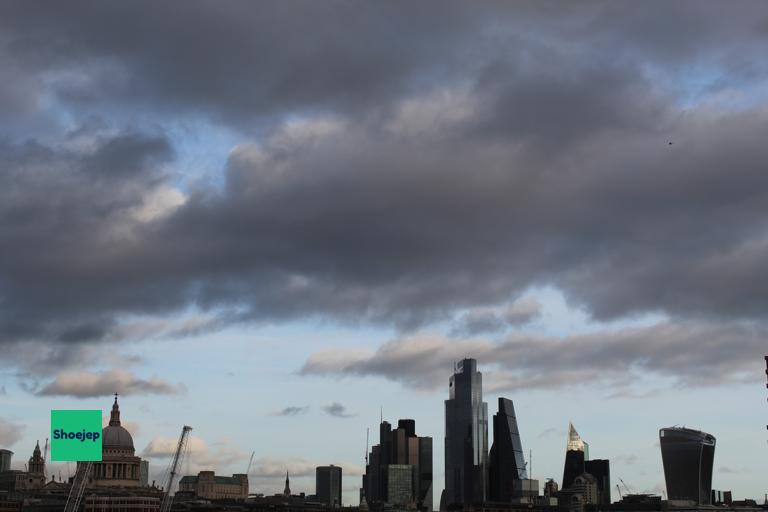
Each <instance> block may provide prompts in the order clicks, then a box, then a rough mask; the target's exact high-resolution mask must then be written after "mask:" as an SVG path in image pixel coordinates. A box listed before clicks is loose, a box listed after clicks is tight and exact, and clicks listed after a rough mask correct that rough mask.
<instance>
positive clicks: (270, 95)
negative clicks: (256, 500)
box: [0, 0, 768, 503]
mask: <svg viewBox="0 0 768 512" xmlns="http://www.w3.org/2000/svg"><path fill="white" fill-rule="evenodd" d="M765 55H768V6H767V5H766V4H765V3H764V2H761V1H753V2H750V1H743V2H738V3H737V4H726V3H723V2H707V1H705V2H684V1H677V2H672V3H669V2H657V3H654V2H650V3H649V2H642V3H639V2H634V3H629V2H624V3H615V2H600V1H595V2H569V3H561V2H514V3H510V2H493V1H487V2H472V3H469V2H461V3H459V2H450V1H449V2H440V3H432V2H419V3H412V2H398V1H395V2H385V3H373V2H368V3H360V2H348V1H338V2H336V1H331V2H310V1H307V2H299V1H288V2H286V1H283V0H280V1H274V2H260V3H258V4H255V3H252V2H244V1H231V2H225V3H221V2H198V1H191V2H185V3H184V5H183V8H182V6H181V5H180V4H178V3H173V2H169V3H157V2H130V3H125V2H111V1H108V2H66V3H62V2H34V3H29V2H3V3H2V4H0V69H1V70H2V80H0V112H1V113H2V115H0V446H2V447H7V448H10V449H12V450H14V451H15V452H16V454H17V455H16V457H15V460H14V465H15V466H16V467H19V468H21V467H23V463H24V461H25V460H26V458H27V457H29V455H30V454H31V451H32V448H33V447H34V442H35V440H37V439H41V440H43V439H44V438H45V437H46V432H47V429H48V421H49V411H50V409H52V408H86V409H95V408H101V409H104V410H105V413H106V412H107V411H108V409H109V407H110V404H111V398H110V396H111V395H112V394H113V393H114V392H119V393H121V394H122V395H123V398H122V400H121V405H122V411H123V419H124V420H125V421H126V423H127V427H128V428H129V429H130V430H131V431H132V433H133V435H134V439H135V442H136V447H137V451H138V452H140V453H141V454H142V455H143V456H144V457H146V458H148V459H150V460H151V464H152V468H153V478H160V476H159V475H161V473H162V470H163V469H164V468H165V466H166V465H167V462H168V453H169V451H170V450H171V449H172V447H173V441H172V440H173V439H175V438H176V437H177V436H178V433H179V432H180V429H181V426H182V425H183V424H185V423H186V424H189V425H192V426H193V427H194V431H193V436H194V437H193V442H192V450H191V456H190V457H189V459H188V461H187V463H186V466H185V468H184V470H185V471H189V472H195V471H198V470H200V469H215V470H216V471H217V473H222V474H231V473H233V472H243V471H245V468H246V466H247V464H248V459H249V456H250V454H251V452H255V455H254V464H253V467H252V470H251V486H252V489H253V490H254V491H255V492H264V493H268V494H270V493H275V492H280V491H282V486H283V482H282V476H283V475H284V472H285V470H286V469H287V470H289V471H290V472H291V474H292V475H294V477H293V479H292V482H293V486H292V487H293V490H294V491H306V492H313V491H314V478H313V475H314V466H315V465H319V464H329V463H334V464H337V465H342V466H343V467H344V471H345V473H344V474H345V477H344V491H345V495H344V496H345V500H346V501H347V502H350V503H356V502H357V500H356V496H357V490H356V489H357V487H358V486H359V475H360V473H361V470H362V466H363V455H364V445H365V430H366V428H368V427H372V428H375V426H376V424H377V423H378V418H379V411H380V408H383V411H384V416H385V417H386V418H387V419H389V420H390V421H396V420H397V418H401V417H409V418H413V419H415V420H416V426H417V432H418V433H420V434H422V435H431V436H432V437H433V438H434V440H435V447H436V453H435V464H436V468H438V469H436V471H435V497H436V500H437V499H439V495H440V490H441V489H442V487H443V480H442V479H443V473H442V466H443V454H442V450H441V449H439V447H441V446H442V443H443V434H444V431H443V402H442V401H443V400H444V399H445V398H447V383H448V377H449V376H450V374H451V370H452V366H453V361H455V360H457V359H461V358H463V357H466V356H472V357H475V358H477V359H478V361H479V365H480V368H481V370H482V371H483V373H484V382H485V398H486V400H487V401H488V402H489V410H490V411H491V412H495V411H496V403H495V400H496V398H497V397H499V396H505V397H508V398H511V399H513V400H514V401H515V408H516V410H517V413H518V421H519V423H520V428H521V431H522V432H521V433H522V439H523V445H524V449H525V450H526V451H528V450H532V451H533V468H532V469H533V475H534V476H535V477H536V478H539V479H540V480H542V481H543V480H544V479H545V478H547V477H554V478H555V479H556V480H558V481H559V480H560V479H561V477H562V463H563V458H564V450H565V431H566V428H567V424H568V421H569V420H572V421H573V422H574V424H575V426H576V428H577V429H578V430H579V432H580V433H581V434H582V436H583V437H584V438H585V439H586V441H587V442H589V444H590V451H591V455H592V456H593V457H594V458H609V459H610V460H611V465H612V468H611V472H612V473H613V475H615V477H616V478H618V477H621V478H622V479H623V480H625V481H626V482H627V484H629V486H630V487H632V488H633V490H634V491H653V492H658V493H660V492H661V491H662V490H663V473H662V467H661V457H660V454H659V450H658V429H659V428H661V427H665V426H671V425H675V424H680V425H686V426H691V427H695V428H699V429H703V430H706V431H708V432H710V433H712V434H713V435H715V436H716V437H717V439H718V448H717V453H716V458H715V474H714V486H715V488H718V489H733V491H734V496H735V497H739V498H741V497H762V495H763V493H764V492H765V491H766V489H765V488H764V481H763V480H762V479H761V478H760V477H759V476H758V475H763V474H765V473H766V471H768V466H767V465H766V464H767V463H766V460H768V459H766V457H764V456H757V455H756V454H759V453H765V450H766V433H765V432H766V431H765V424H766V417H767V416H768V409H766V405H765V386H764V383H765V375H764V373H763V359H762V357H763V355H764V354H765V353H768V342H766V339H768V321H766V318H768V317H767V316H766V314H767V313H768V293H767V292H766V290H768V266H766V261H768V144H766V133H768V61H766V59H765V58H764V56H765ZM68 469H69V468H67V467H66V465H59V466H55V468H54V472H55V473H57V472H58V471H61V472H62V473H63V476H66V474H67V471H68Z"/></svg>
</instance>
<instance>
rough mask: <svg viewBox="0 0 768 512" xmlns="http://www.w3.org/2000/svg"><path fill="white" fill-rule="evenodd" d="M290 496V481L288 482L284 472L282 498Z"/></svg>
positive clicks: (286, 472)
mask: <svg viewBox="0 0 768 512" xmlns="http://www.w3.org/2000/svg"><path fill="white" fill-rule="evenodd" d="M290 495H291V485H290V480H288V471H287V470H286V471H285V489H284V490H283V496H290Z"/></svg>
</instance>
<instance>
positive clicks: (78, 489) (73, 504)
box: [64, 461, 93, 512]
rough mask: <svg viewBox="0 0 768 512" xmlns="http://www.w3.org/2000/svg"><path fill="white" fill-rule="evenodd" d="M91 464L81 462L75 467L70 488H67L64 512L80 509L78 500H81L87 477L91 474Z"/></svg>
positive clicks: (89, 462) (73, 511) (74, 511)
mask: <svg viewBox="0 0 768 512" xmlns="http://www.w3.org/2000/svg"><path fill="white" fill-rule="evenodd" d="M92 466H93V462H91V461H88V462H81V463H79V464H78V465H77V471H75V478H74V479H73V480H72V486H71V487H70V488H69V496H68V497H67V504H66V505H65V506H64V512H76V511H77V510H78V509H79V508H80V500H82V499H83V492H84V491H85V484H86V483H87V482H88V475H89V474H90V473H91V467H92Z"/></svg>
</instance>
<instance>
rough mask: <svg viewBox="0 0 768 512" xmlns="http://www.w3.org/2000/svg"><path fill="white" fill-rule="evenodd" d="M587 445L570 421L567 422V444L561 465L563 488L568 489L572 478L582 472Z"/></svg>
mask: <svg viewBox="0 0 768 512" xmlns="http://www.w3.org/2000/svg"><path fill="white" fill-rule="evenodd" d="M588 447H589V445H588V444H587V443H585V442H584V441H583V440H582V439H581V436H579V433H578V432H576V429H575V428H573V424H572V423H570V422H569V423H568V445H567V447H566V452H565V464H564V467H563V489H568V488H569V487H570V486H571V485H572V484H573V481H574V479H575V478H576V477H577V476H579V475H580V474H582V473H584V471H585V466H584V461H585V460H588V459H589V455H588V452H587V450H588V449H589V448H588Z"/></svg>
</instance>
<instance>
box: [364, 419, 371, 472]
mask: <svg viewBox="0 0 768 512" xmlns="http://www.w3.org/2000/svg"><path fill="white" fill-rule="evenodd" d="M370 431H371V429H370V428H366V429H365V465H366V466H367V465H368V434H369V433H370Z"/></svg>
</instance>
